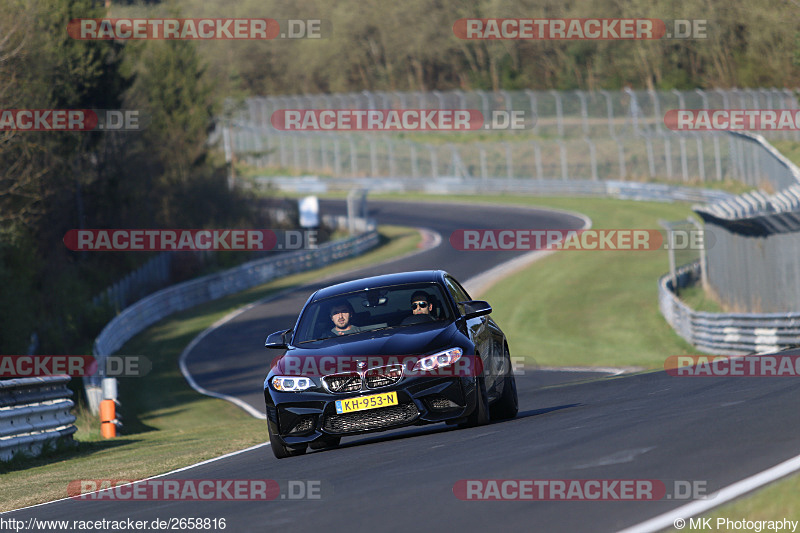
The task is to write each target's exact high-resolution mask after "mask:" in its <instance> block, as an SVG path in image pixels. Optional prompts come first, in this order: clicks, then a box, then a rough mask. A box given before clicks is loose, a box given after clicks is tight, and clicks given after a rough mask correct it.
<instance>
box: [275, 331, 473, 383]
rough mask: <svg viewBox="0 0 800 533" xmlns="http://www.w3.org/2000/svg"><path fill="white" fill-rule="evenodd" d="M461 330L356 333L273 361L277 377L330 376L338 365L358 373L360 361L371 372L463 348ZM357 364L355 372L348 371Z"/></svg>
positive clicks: (292, 351)
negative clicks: (459, 338) (298, 373)
mask: <svg viewBox="0 0 800 533" xmlns="http://www.w3.org/2000/svg"><path fill="white" fill-rule="evenodd" d="M457 335H458V328H456V326H455V324H454V323H450V324H448V325H446V326H445V327H442V326H440V325H439V324H420V325H414V326H407V327H402V328H392V329H387V330H378V331H374V332H365V333H356V334H353V335H346V336H343V337H335V338H331V339H324V340H320V341H314V342H307V343H303V344H302V345H301V346H300V347H291V348H290V349H289V350H288V351H287V352H286V353H285V354H284V355H283V356H281V357H279V358H277V359H276V360H275V361H273V363H272V366H273V371H274V372H276V373H289V374H295V372H292V370H294V371H297V370H299V369H305V371H303V372H302V374H304V375H314V374H317V375H319V374H328V373H330V372H328V371H323V370H319V371H315V370H313V369H322V368H325V367H326V366H329V364H330V363H332V362H334V361H335V364H336V366H337V369H338V370H339V371H346V370H355V362H356V361H357V360H359V361H364V362H366V363H367V365H368V368H372V367H375V366H381V365H384V364H387V362H394V361H398V360H404V359H406V358H408V357H411V356H418V355H427V354H430V353H434V352H436V351H438V350H443V349H446V348H451V347H454V346H460V345H462V344H463V343H461V342H459V343H458V344H454V337H456V336H457ZM348 361H352V362H353V365H352V366H353V368H352V369H350V368H349V367H348Z"/></svg>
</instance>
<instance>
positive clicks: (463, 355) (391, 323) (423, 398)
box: [264, 270, 517, 458]
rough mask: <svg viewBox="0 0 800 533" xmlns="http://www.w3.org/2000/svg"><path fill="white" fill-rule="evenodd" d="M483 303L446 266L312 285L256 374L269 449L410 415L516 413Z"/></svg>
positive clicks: (377, 427) (321, 443) (395, 423)
mask: <svg viewBox="0 0 800 533" xmlns="http://www.w3.org/2000/svg"><path fill="white" fill-rule="evenodd" d="M491 312H492V308H491V306H490V305H489V304H488V303H487V302H484V301H480V300H472V299H471V298H470V296H469V295H468V294H467V292H466V291H465V290H464V289H463V287H461V285H460V284H459V283H458V281H456V280H455V279H454V278H453V277H452V276H450V275H449V274H448V273H447V272H443V271H438V270H437V271H421V272H405V273H399V274H390V275H385V276H376V277H372V278H364V279H359V280H356V281H350V282H347V283H341V284H338V285H333V286H331V287H327V288H324V289H321V290H319V291H317V292H315V293H314V294H312V295H311V297H310V298H309V299H308V301H307V302H306V304H305V306H304V307H303V310H302V311H301V312H300V317H299V318H298V320H297V323H296V324H295V327H294V328H293V329H289V330H286V331H278V332H276V333H273V334H271V335H270V336H269V337H267V341H266V344H265V346H266V347H267V348H274V349H282V350H284V353H283V355H281V356H280V357H278V358H276V359H275V360H274V361H273V362H272V368H271V369H270V372H269V375H268V376H267V379H266V380H265V381H264V399H265V401H266V407H267V424H268V427H269V437H270V443H271V445H272V451H273V452H274V453H275V456H276V457H278V458H283V457H288V456H291V455H300V454H303V453H305V451H306V449H307V448H308V447H309V446H310V447H311V448H312V449H320V448H327V447H333V446H337V445H338V444H339V441H340V440H341V438H342V436H346V435H356V434H362V433H367V432H372V431H383V430H387V429H392V428H398V427H402V426H408V425H414V424H427V423H435V422H446V423H448V424H458V425H460V426H475V425H480V424H485V423H486V422H488V421H489V419H490V417H491V418H492V419H503V418H513V417H514V416H516V414H517V389H516V384H515V382H514V375H513V373H512V370H511V361H510V355H509V350H508V344H507V342H506V338H505V335H503V332H502V331H501V330H500V328H499V327H498V326H497V324H496V323H495V322H494V321H493V320H492V319H491V318H489V316H488V315H489V313H491Z"/></svg>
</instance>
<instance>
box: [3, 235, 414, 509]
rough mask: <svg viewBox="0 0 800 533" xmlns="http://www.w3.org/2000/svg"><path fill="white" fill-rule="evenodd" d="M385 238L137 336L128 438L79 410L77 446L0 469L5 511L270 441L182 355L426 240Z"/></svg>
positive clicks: (124, 387) (128, 349)
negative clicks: (283, 296)
mask: <svg viewBox="0 0 800 533" xmlns="http://www.w3.org/2000/svg"><path fill="white" fill-rule="evenodd" d="M380 233H381V236H382V238H381V240H382V245H381V246H380V247H379V248H377V249H376V250H374V251H372V252H369V253H367V254H365V255H363V256H361V257H357V258H354V259H349V260H347V261H342V262H340V263H337V264H335V265H331V266H329V267H326V268H324V269H321V270H316V271H312V272H306V273H302V274H297V275H294V276H290V277H287V278H283V279H279V280H275V281H273V282H271V283H268V284H266V285H262V286H259V287H255V288H253V289H250V290H248V291H245V292H242V293H239V294H235V295H231V296H229V297H226V298H222V299H220V300H216V301H214V302H209V303H207V304H204V305H201V306H198V307H196V308H193V309H190V310H187V311H185V312H183V313H179V314H176V315H174V316H172V317H170V318H168V319H166V320H164V321H162V322H160V323H158V324H156V325H154V326H152V327H150V328H148V329H147V330H145V331H144V332H142V333H140V334H139V335H137V336H136V337H134V338H133V339H131V341H130V342H128V343H127V344H126V345H125V346H124V347H123V348H122V350H120V352H121V353H137V354H145V355H146V356H147V357H148V358H149V359H150V360H151V361H152V363H153V369H152V371H151V372H150V373H149V374H148V375H147V376H145V377H144V378H138V379H133V378H130V379H127V380H120V382H119V388H120V400H121V402H122V406H123V410H122V414H123V415H127V416H126V418H125V419H123V422H124V423H125V428H124V434H123V435H121V436H119V437H118V438H116V439H112V440H102V439H101V437H100V431H99V426H98V424H97V423H96V422H95V421H94V417H91V416H88V415H87V414H86V412H85V411H79V413H78V417H79V420H78V422H77V425H78V428H79V430H78V433H77V434H76V438H77V439H78V443H77V446H76V447H75V448H71V449H58V450H54V451H53V452H51V453H48V454H47V455H45V456H43V457H39V458H34V459H30V460H27V461H19V460H18V461H13V462H11V463H9V464H5V465H3V464H0V473H2V481H1V482H0V492H2V494H3V498H2V502H0V511H8V510H11V509H18V508H20V507H25V506H28V505H34V504H36V503H42V502H46V501H51V500H55V499H58V498H64V497H66V496H67V486H68V484H69V482H70V481H73V480H76V479H142V478H145V477H148V476H153V475H156V474H160V473H163V472H166V471H169V470H173V469H176V468H180V467H182V466H186V465H189V464H193V463H196V462H199V461H203V460H206V459H211V458H213V457H218V456H220V455H223V454H225V453H229V452H233V451H236V450H241V449H243V448H246V447H248V446H253V445H256V444H260V443H262V442H264V441H266V440H267V439H268V437H267V430H266V426H265V425H264V422H263V421H261V420H256V419H254V418H252V417H251V416H249V415H248V414H247V413H245V412H244V411H243V410H242V409H240V408H239V407H236V406H234V405H232V404H230V403H228V402H226V401H222V400H217V399H213V398H208V397H206V396H202V395H200V394H198V393H196V392H195V391H194V390H192V389H191V388H190V387H189V385H188V384H187V383H186V381H185V380H184V378H183V375H182V374H181V373H180V370H179V368H178V357H179V355H180V353H181V351H182V350H183V348H184V347H185V346H186V345H187V344H188V343H189V342H190V341H191V340H192V339H193V338H194V337H195V336H197V335H198V334H199V333H201V332H202V331H203V330H205V329H206V328H207V327H208V326H210V325H211V324H213V323H214V322H215V321H217V320H219V319H220V318H222V317H223V316H225V315H226V314H228V313H229V312H231V311H232V310H234V309H237V308H239V307H241V306H243V305H246V304H247V303H249V302H252V301H255V300H258V299H260V298H263V297H265V296H267V295H269V294H272V293H275V292H278V291H282V290H285V289H286V288H289V287H293V286H298V285H302V284H304V283H308V282H311V281H313V280H316V279H320V278H322V277H325V276H328V275H331V274H334V273H337V272H346V271H348V270H352V269H355V268H359V267H362V266H367V265H370V264H376V263H379V262H382V261H385V260H387V259H390V258H393V257H398V256H401V255H405V254H407V253H409V252H412V251H414V250H415V249H416V248H417V247H418V245H419V243H420V241H421V237H420V235H419V233H418V232H417V231H415V230H413V229H410V228H402V227H395V226H382V227H381V228H380ZM265 361H266V356H265ZM265 365H266V362H265ZM134 414H135V416H134ZM264 453H269V450H266V451H265V452H264Z"/></svg>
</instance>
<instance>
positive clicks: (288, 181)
mask: <svg viewBox="0 0 800 533" xmlns="http://www.w3.org/2000/svg"><path fill="white" fill-rule="evenodd" d="M256 183H257V184H258V185H259V186H260V187H274V188H277V189H280V190H282V191H291V192H296V193H304V194H324V193H327V192H331V191H343V190H349V189H352V188H354V187H360V188H364V189H369V191H370V192H372V193H382V192H424V193H428V194H446V195H454V194H463V195H470V194H502V193H507V194H531V195H549V196H564V195H566V196H607V197H612V198H619V199H624V200H645V201H652V202H671V201H679V202H719V201H723V200H729V199H731V198H734V195H732V194H730V193H727V192H725V191H718V190H712V189H697V188H692V187H680V186H676V185H666V184H660V183H639V182H631V181H587V180H521V179H511V180H504V179H490V180H480V179H467V178H459V177H442V178H438V179H431V178H427V179H414V178H393V179H389V178H385V179H376V178H370V179H367V178H336V179H325V178H318V177H316V176H304V177H270V178H267V177H262V178H256Z"/></svg>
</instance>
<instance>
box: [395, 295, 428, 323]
mask: <svg viewBox="0 0 800 533" xmlns="http://www.w3.org/2000/svg"><path fill="white" fill-rule="evenodd" d="M411 313H412V314H411V316H410V317H408V318H406V319H405V320H403V322H402V323H403V324H418V323H420V322H425V321H426V320H436V318H435V317H434V314H433V298H431V296H430V295H429V294H428V293H427V292H425V291H416V292H415V293H414V294H412V295H411Z"/></svg>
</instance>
